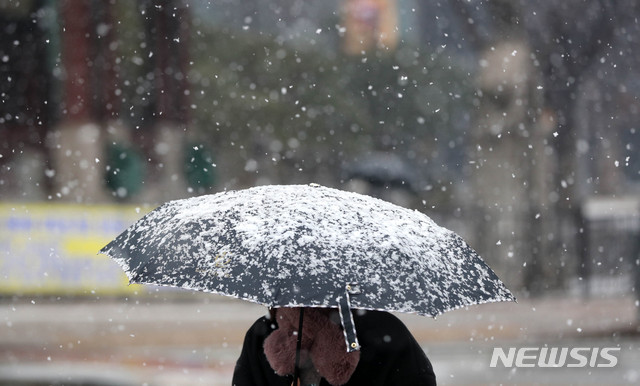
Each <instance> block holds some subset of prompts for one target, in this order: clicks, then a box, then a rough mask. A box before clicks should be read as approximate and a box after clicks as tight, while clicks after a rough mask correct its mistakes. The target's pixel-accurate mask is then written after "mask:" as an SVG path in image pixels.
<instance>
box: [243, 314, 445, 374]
mask: <svg viewBox="0 0 640 386" xmlns="http://www.w3.org/2000/svg"><path fill="white" fill-rule="evenodd" d="M359 314H360V312H354V315H353V317H354V322H355V325H356V331H357V333H358V340H359V342H360V345H361V346H362V348H361V353H360V361H359V362H358V366H357V367H356V370H355V372H354V373H353V375H352V376H351V379H350V380H349V382H347V384H346V386H356V385H371V386H387V385H388V386H397V385H411V386H421V385H425V386H426V385H435V384H436V377H435V374H434V373H433V367H432V366H431V362H429V359H428V358H427V356H426V355H425V353H424V351H422V348H421V347H420V345H419V344H418V342H416V340H415V338H414V337H413V336H412V335H411V333H410V332H409V330H408V329H407V327H406V326H405V325H404V324H403V323H402V322H401V321H400V320H399V319H398V318H396V317H395V316H393V315H391V314H390V313H388V312H382V311H367V312H365V313H364V314H363V315H359ZM276 328H277V326H276V325H275V324H274V322H273V321H270V320H268V319H267V318H265V317H263V318H260V319H258V320H257V321H256V322H255V323H254V324H253V326H251V328H250V329H249V331H248V332H247V335H246V336H245V340H244V345H243V347H242V352H241V354H240V358H239V359H238V362H237V363H236V368H235V371H234V374H233V385H235V386H258V385H269V386H271V385H273V386H279V385H282V386H290V385H291V383H292V381H293V376H287V377H282V376H279V375H277V374H276V373H275V372H274V370H273V369H272V368H271V366H270V365H269V362H268V361H267V357H266V356H265V354H264V350H263V344H264V340H265V338H266V337H267V336H269V334H270V333H271V332H272V331H274V330H275V329H276ZM303 333H304V330H303ZM320 385H321V386H328V385H329V383H328V382H327V381H325V380H324V379H323V380H322V382H321V383H320Z"/></svg>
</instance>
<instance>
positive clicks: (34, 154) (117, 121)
mask: <svg viewBox="0 0 640 386" xmlns="http://www.w3.org/2000/svg"><path fill="white" fill-rule="evenodd" d="M125 14H126V15H127V16H126V17H128V18H129V20H128V21H127V20H125V22H126V23H128V24H127V25H126V26H123V24H124V23H123V22H122V20H121V18H122V17H123V15H125ZM0 20H1V22H0V23H1V24H0V28H2V34H1V35H0V57H1V58H2V61H1V62H0V70H1V73H2V76H3V79H2V82H0V87H1V88H2V115H3V116H2V118H0V195H1V196H3V197H5V198H13V199H24V200H41V199H60V200H65V201H72V202H75V201H81V202H101V201H105V200H111V199H127V198H130V197H132V196H134V195H135V194H136V193H140V194H141V196H140V197H144V196H145V195H146V197H147V198H149V199H151V200H156V201H157V200H163V199H167V198H171V197H176V196H179V195H181V194H183V193H184V192H186V191H187V188H188V186H187V184H188V182H187V177H186V176H185V162H184V158H185V151H186V149H185V146H186V133H187V132H188V126H189V114H188V112H189V108H188V105H189V90H188V86H187V79H186V78H187V66H188V61H189V54H188V47H189V29H188V28H189V12H188V10H187V9H186V6H185V4H183V3H182V2H181V1H172V0H167V1H162V2H154V3H153V4H151V3H147V2H140V3H137V4H134V3H128V4H127V3H123V2H118V3H116V2H94V1H61V2H54V3H51V2H46V1H35V0H34V1H22V2H13V1H4V2H2V3H0ZM132 31H134V32H133V35H134V36H133V39H131V40H132V41H135V42H137V43H138V47H135V46H134V47H133V48H132V47H131V46H127V44H128V43H131V42H130V41H128V39H129V38H130V36H127V35H125V34H132ZM126 49H129V50H131V51H133V52H126V53H125V52H124V50H126ZM129 53H133V55H128V54H129ZM125 54H126V55H125ZM130 68H134V69H135V70H136V71H135V72H132V71H130ZM127 89H133V90H135V91H134V93H133V94H134V95H136V94H137V95H138V99H137V100H132V98H130V97H129V96H128V95H127V93H126V90H127ZM158 139H159V140H158ZM147 177H148V178H147ZM157 186H162V187H163V188H162V189H157Z"/></svg>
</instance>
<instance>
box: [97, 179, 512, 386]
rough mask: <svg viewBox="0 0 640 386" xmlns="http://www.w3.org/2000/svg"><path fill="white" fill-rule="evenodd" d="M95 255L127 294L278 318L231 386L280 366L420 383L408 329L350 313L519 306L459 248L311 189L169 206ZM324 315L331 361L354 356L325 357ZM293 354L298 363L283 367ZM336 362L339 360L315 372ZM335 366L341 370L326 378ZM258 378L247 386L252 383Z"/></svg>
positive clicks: (405, 213)
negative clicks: (254, 309) (138, 289)
mask: <svg viewBox="0 0 640 386" xmlns="http://www.w3.org/2000/svg"><path fill="white" fill-rule="evenodd" d="M100 252H101V253H105V254H107V255H109V256H110V257H111V258H112V259H113V260H115V261H116V262H117V263H118V264H120V266H121V267H122V268H123V270H124V272H125V273H126V274H127V276H128V278H129V282H130V283H146V284H156V285H164V286H172V287H180V288H185V289H190V290H199V291H205V292H211V293H216V294H220V295H225V296H230V297H234V298H239V299H243V300H247V301H251V302H254V303H258V304H262V305H265V306H266V307H269V308H273V309H278V311H275V315H274V317H273V318H271V319H270V320H268V321H262V322H260V321H259V322H257V325H254V327H252V329H251V330H250V331H249V334H248V338H247V339H248V342H247V344H246V350H245V352H244V353H243V355H242V356H241V360H240V361H239V365H238V370H237V377H238V378H237V384H238V385H243V384H247V385H252V384H265V383H264V382H263V380H264V379H262V378H260V376H261V375H260V374H267V375H265V376H266V377H269V379H272V380H273V383H271V384H276V385H277V384H284V383H282V382H285V383H286V381H291V379H287V378H286V377H284V378H277V377H276V375H277V374H289V372H290V371H291V367H290V366H291V364H290V363H294V372H295V369H296V368H298V369H302V370H303V371H302V372H301V373H304V376H305V377H306V376H307V375H312V376H313V375H314V371H317V373H318V374H316V375H315V376H314V378H316V380H317V378H318V375H320V383H321V384H322V383H324V384H332V383H333V384H341V383H343V382H346V383H344V384H347V385H359V384H367V385H369V384H374V385H376V384H379V385H386V384H396V385H397V384H409V385H421V384H429V380H434V377H431V376H430V374H432V372H433V370H432V369H431V366H430V364H428V363H429V362H428V360H427V359H426V357H424V353H422V352H421V350H420V349H419V346H418V345H417V343H415V339H413V338H412V337H411V334H409V332H408V331H407V330H406V327H404V326H403V325H402V323H400V322H399V321H398V320H397V319H395V318H393V317H391V316H390V314H389V315H388V316H387V315H386V314H382V313H380V312H374V311H368V312H366V313H364V314H361V311H359V310H384V311H388V312H405V313H415V314H418V315H424V316H433V317H435V316H437V315H440V314H442V313H444V312H447V311H451V310H455V309H459V308H462V307H465V306H468V305H474V304H483V303H488V302H499V301H515V297H514V296H513V295H512V294H511V292H510V291H509V290H508V289H507V288H506V286H505V285H504V283H502V281H501V280H500V279H499V278H498V276H497V275H496V274H495V272H493V270H492V269H491V268H490V267H489V266H488V265H487V264H486V263H485V262H484V261H483V260H482V258H481V257H480V256H479V255H478V254H477V253H476V252H475V251H474V250H473V249H472V248H471V247H470V246H469V245H468V244H467V243H466V242H465V241H464V240H463V239H462V237H460V236H459V235H457V234H456V233H454V232H453V231H451V230H448V229H446V228H443V227H441V226H439V225H437V224H436V223H435V222H434V221H433V220H431V219H430V218H429V217H428V216H427V215H425V214H423V213H420V212H418V211H417V210H410V209H407V208H402V207H399V206H397V205H393V204H391V203H389V202H385V201H382V200H378V199H375V198H372V197H368V196H364V195H360V194H357V193H352V192H346V191H341V190H338V189H332V188H326V187H322V186H320V185H317V184H310V185H271V186H260V187H255V188H250V189H243V190H237V191H225V192H221V193H217V194H214V195H206V196H199V197H192V198H187V199H182V200H175V201H171V202H168V203H165V204H163V205H161V206H160V207H158V208H156V209H155V210H153V211H152V212H150V213H148V214H147V215H145V216H144V217H143V218H141V219H140V220H138V221H137V222H136V223H135V224H133V225H131V226H130V227H129V228H127V229H126V230H125V231H124V232H122V233H121V234H120V235H118V236H117V237H116V238H115V239H114V240H112V241H111V242H110V243H109V244H107V245H106V246H105V247H104V248H102V249H101V250H100ZM295 307H303V308H300V309H299V310H300V312H298V314H299V317H298V320H299V325H298V326H299V327H298V329H295V328H292V327H291V326H294V327H295V320H293V321H291V320H289V319H291V317H287V313H288V312H292V311H290V310H289V309H290V308H291V309H293V308H295ZM323 308H325V309H331V310H336V311H335V312H334V311H329V314H328V316H325V319H328V320H330V321H332V322H333V323H335V320H334V319H335V317H331V315H333V314H336V313H337V314H338V315H339V317H340V324H339V325H340V326H341V327H336V328H337V329H338V330H336V328H333V330H334V336H337V335H339V334H337V333H335V331H341V332H342V333H343V338H344V339H343V342H342V343H341V344H340V345H341V348H342V349H346V350H345V351H346V352H349V353H355V354H340V355H337V354H334V353H338V352H341V350H339V349H338V348H336V346H337V344H336V345H333V344H330V343H328V342H330V341H331V340H330V339H329V338H327V334H328V331H331V330H332V329H330V328H329V327H326V326H327V324H326V323H315V322H314V321H315V320H316V319H317V318H316V317H317V316H318V315H319V314H318V315H315V314H316V312H315V311H317V310H319V309H323ZM304 309H311V310H312V311H310V313H311V314H312V317H311V320H312V322H311V323H312V326H311V327H312V328H311V327H310V328H307V329H305V330H303V329H302V328H301V327H300V326H301V325H302V321H303V317H302V316H303V315H304V312H303V311H302V310H304ZM324 312H325V313H326V312H327V311H324ZM294 315H295V311H294ZM314 315H315V316H314ZM293 319H295V317H294V318H293ZM314 323H315V324H316V325H317V326H325V327H324V328H321V329H318V328H317V326H316V327H314V326H313V324H314ZM335 324H336V326H338V324H337V323H335ZM278 330H280V332H278ZM286 331H289V332H287V333H285V332H286ZM298 331H301V334H298V335H299V336H300V337H301V338H304V339H300V341H299V345H298V339H297V337H296V350H291V340H292V338H291V337H292V336H293V335H294V332H298ZM306 331H310V334H308V333H306ZM322 331H324V333H323V332H322ZM274 334H275V335H274ZM283 334H284V335H283ZM271 335H273V337H271ZM307 336H308V337H310V338H305V337H307ZM286 337H289V339H286ZM269 342H272V343H269ZM287 342H289V343H287ZM360 342H361V343H362V344H360ZM270 347H271V349H273V350H271V349H270ZM298 347H300V349H298ZM314 347H315V349H314ZM321 347H324V348H325V349H322V348H321ZM265 348H266V349H267V350H266V352H265V351H264V349H265ZM285 348H288V349H287V350H285ZM303 349H304V350H303ZM359 350H361V352H360V353H359V354H358V353H357V351H359ZM252 351H253V353H252ZM261 352H262V354H260V353H261ZM287 352H288V353H289V354H288V357H287V356H286V355H285V357H286V358H288V359H289V360H288V361H283V363H284V362H286V363H287V364H286V366H289V367H288V368H279V363H280V362H279V361H278V360H277V359H276V360H275V361H273V360H271V361H270V360H269V358H272V359H273V358H275V357H277V355H276V356H274V355H273V353H283V354H286V353H287ZM291 352H294V353H296V355H295V356H298V357H299V358H298V359H299V360H298V361H296V360H290V359H291V358H290V357H291V354H290V353H291ZM314 352H315V353H316V354H314ZM319 352H320V353H323V352H326V353H331V354H329V355H322V354H320V355H317V353H319ZM262 356H264V358H263V357H262ZM341 356H342V357H341ZM334 357H337V358H342V359H340V360H339V361H335V360H333V361H330V360H327V361H326V363H325V361H324V360H323V359H321V358H329V359H331V358H334ZM314 358H315V359H314ZM252 361H253V362H252ZM296 362H298V366H296V365H295V363H296ZM331 363H334V364H336V363H337V364H340V365H341V366H342V365H345V366H346V365H347V364H349V363H351V365H350V366H347V368H346V369H344V368H343V369H342V370H340V371H333V370H332V369H333V367H332V365H331ZM403 363H404V364H405V365H403ZM406 363H408V365H406ZM265 364H268V365H269V366H268V367H267V368H266V369H265V368H264V366H265ZM311 365H313V369H315V370H310V369H311V368H312V367H311ZM325 365H326V366H325ZM261 366H262V367H261ZM269 369H271V370H269ZM274 370H275V371H274ZM254 371H255V372H256V374H258V375H256V376H257V377H258V381H257V383H251V382H252V381H251V379H252V378H251V377H252V376H253V375H252V374H254ZM334 373H335V374H334ZM269 374H271V375H269ZM274 374H276V375H274ZM334 375H336V379H333V376H334ZM277 376H278V377H279V376H280V375H277ZM242 377H247V378H246V379H243V378H242ZM398 377H401V378H398ZM372 378H373V379H372ZM294 379H297V377H296V376H295V375H294ZM387 379H389V381H387ZM278 380H279V381H278ZM243 382H246V383H243ZM278 382H280V383H278ZM266 384H267V385H268V384H269V383H266Z"/></svg>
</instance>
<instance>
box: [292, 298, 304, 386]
mask: <svg viewBox="0 0 640 386" xmlns="http://www.w3.org/2000/svg"><path fill="white" fill-rule="evenodd" d="M303 319H304V307H300V322H299V323H298V340H297V342H296V365H295V371H294V374H293V383H292V385H293V384H297V385H299V384H300V351H301V350H302V320H303Z"/></svg>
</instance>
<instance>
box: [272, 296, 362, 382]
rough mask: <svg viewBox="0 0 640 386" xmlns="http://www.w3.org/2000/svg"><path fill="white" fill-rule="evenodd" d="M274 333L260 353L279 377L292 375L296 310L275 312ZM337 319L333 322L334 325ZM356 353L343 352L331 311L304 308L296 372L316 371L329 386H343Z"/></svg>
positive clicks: (357, 353)
mask: <svg viewBox="0 0 640 386" xmlns="http://www.w3.org/2000/svg"><path fill="white" fill-rule="evenodd" d="M272 314H275V319H276V323H277V324H278V329H277V330H275V331H274V332H272V333H271V334H270V335H269V336H268V337H267V338H266V339H265V341H264V353H265V354H266V356H267V360H268V361H269V364H270V365H271V367H272V368H273V369H274V370H275V372H276V373H277V374H279V375H287V374H293V373H294V370H295V369H294V367H295V359H296V343H297V330H298V323H299V318H300V308H287V307H285V308H277V309H276V310H275V313H272ZM336 318H337V321H336ZM359 359H360V351H354V352H352V353H348V352H347V347H346V343H345V340H344V334H343V332H342V328H341V327H340V317H339V315H338V313H337V311H336V310H335V309H330V308H305V311H304V322H303V327H302V349H301V352H300V368H301V369H305V370H306V371H309V369H311V371H313V369H314V368H315V371H317V372H318V373H319V374H320V375H321V376H322V377H323V378H324V379H326V380H327V382H329V383H330V384H331V385H336V386H337V385H344V384H345V383H347V381H348V380H349V378H351V375H352V374H353V372H354V371H355V369H356V366H357V365H358V360H359Z"/></svg>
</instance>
